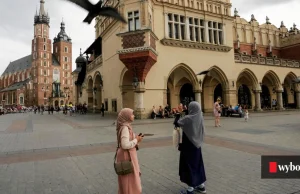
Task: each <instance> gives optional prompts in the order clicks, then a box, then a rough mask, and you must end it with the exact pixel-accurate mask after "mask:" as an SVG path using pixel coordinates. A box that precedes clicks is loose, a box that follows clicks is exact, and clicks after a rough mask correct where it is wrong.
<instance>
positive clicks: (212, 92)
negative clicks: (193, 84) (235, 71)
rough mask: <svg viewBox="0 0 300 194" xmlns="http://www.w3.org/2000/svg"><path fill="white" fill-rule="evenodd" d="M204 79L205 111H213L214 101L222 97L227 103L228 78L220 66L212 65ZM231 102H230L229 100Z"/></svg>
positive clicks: (224, 102) (223, 101) (225, 103)
mask: <svg viewBox="0 0 300 194" xmlns="http://www.w3.org/2000/svg"><path fill="white" fill-rule="evenodd" d="M209 70H210V71H209V73H208V74H207V75H206V76H205V77H204V80H203V86H202V88H203V92H202V93H203V98H202V99H203V103H202V104H203V105H202V106H203V108H202V109H203V111H204V112H212V111H213V105H214V102H215V101H216V100H217V98H218V97H221V100H222V103H223V104H224V105H227V101H228V100H227V97H226V95H225V92H226V90H227V89H228V79H227V77H226V75H225V73H224V72H223V71H222V70H221V69H220V68H219V67H216V66H214V67H212V68H210V69H209ZM228 103H229V102H228Z"/></svg>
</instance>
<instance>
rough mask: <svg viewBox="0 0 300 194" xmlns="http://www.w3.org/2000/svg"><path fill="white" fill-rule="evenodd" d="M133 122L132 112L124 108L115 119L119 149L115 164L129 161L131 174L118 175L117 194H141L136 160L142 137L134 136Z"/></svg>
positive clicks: (138, 168)
mask: <svg viewBox="0 0 300 194" xmlns="http://www.w3.org/2000/svg"><path fill="white" fill-rule="evenodd" d="M133 121H134V115H133V110H132V109H129V108H124V109H122V110H121V111H120V113H119V115H118V118H117V127H116V130H117V139H118V145H119V144H120V145H121V146H120V148H119V149H118V150H117V156H116V158H117V162H121V161H127V160H129V159H131V162H132V164H133V172H132V173H130V174H126V175H118V183H119V189H118V193H119V194H141V193H142V185H141V173H140V166H139V162H138V158H137V145H138V143H139V142H141V141H142V139H143V137H142V136H136V135H135V133H134V132H133V130H132V126H131V123H132V122H133Z"/></svg>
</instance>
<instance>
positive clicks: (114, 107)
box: [111, 99, 117, 112]
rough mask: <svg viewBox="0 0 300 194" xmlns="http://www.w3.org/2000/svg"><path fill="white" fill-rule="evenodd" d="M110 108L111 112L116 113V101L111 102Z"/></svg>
mask: <svg viewBox="0 0 300 194" xmlns="http://www.w3.org/2000/svg"><path fill="white" fill-rule="evenodd" d="M111 108H112V111H113V112H117V100H116V99H114V100H111Z"/></svg>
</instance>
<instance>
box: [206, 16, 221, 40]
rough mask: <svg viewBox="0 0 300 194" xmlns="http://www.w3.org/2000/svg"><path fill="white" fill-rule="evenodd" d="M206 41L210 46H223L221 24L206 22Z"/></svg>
mask: <svg viewBox="0 0 300 194" xmlns="http://www.w3.org/2000/svg"><path fill="white" fill-rule="evenodd" d="M208 40H209V43H212V44H223V24H221V23H218V22H211V21H209V22H208Z"/></svg>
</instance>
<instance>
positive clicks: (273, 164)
mask: <svg viewBox="0 0 300 194" xmlns="http://www.w3.org/2000/svg"><path fill="white" fill-rule="evenodd" d="M269 173H277V162H269Z"/></svg>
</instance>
